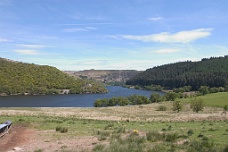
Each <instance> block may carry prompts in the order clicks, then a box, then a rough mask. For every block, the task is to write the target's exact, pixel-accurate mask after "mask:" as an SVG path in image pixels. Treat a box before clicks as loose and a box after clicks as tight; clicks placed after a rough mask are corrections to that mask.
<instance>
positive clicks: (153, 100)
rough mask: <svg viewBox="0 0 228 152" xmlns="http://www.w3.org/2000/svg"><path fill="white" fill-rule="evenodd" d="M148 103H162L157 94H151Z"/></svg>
mask: <svg viewBox="0 0 228 152" xmlns="http://www.w3.org/2000/svg"><path fill="white" fill-rule="evenodd" d="M150 101H151V102H152V103H155V102H161V101H162V97H161V96H160V94H158V93H153V94H151V95H150Z"/></svg>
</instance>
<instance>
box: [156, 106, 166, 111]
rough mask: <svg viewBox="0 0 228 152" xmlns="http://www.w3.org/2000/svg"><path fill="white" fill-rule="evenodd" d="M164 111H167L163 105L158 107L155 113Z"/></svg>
mask: <svg viewBox="0 0 228 152" xmlns="http://www.w3.org/2000/svg"><path fill="white" fill-rule="evenodd" d="M166 110H167V107H166V106H163V105H160V106H159V107H158V109H157V111H166Z"/></svg>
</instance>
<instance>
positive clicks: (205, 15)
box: [0, 0, 228, 71]
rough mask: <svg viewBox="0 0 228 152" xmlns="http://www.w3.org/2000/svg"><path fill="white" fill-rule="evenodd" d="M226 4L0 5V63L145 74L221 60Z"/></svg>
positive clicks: (10, 1) (134, 0)
mask: <svg viewBox="0 0 228 152" xmlns="http://www.w3.org/2000/svg"><path fill="white" fill-rule="evenodd" d="M227 35H228V1H227V0H0V57H3V58H8V59H11V60H16V61H22V62H27V63H35V64H41V65H51V66H55V67H57V68H58V69H60V70H75V71H78V70H85V69H97V70H98V69H132V70H146V69H148V68H152V67H154V66H158V65H162V64H167V63H173V62H178V61H186V60H192V61H198V60H200V59H202V58H205V57H211V56H224V55H227V54H228V36H227Z"/></svg>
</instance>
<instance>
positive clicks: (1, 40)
mask: <svg viewBox="0 0 228 152" xmlns="http://www.w3.org/2000/svg"><path fill="white" fill-rule="evenodd" d="M10 41H11V40H9V39H4V38H0V42H10Z"/></svg>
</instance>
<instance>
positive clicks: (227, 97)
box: [180, 92, 228, 107]
mask: <svg viewBox="0 0 228 152" xmlns="http://www.w3.org/2000/svg"><path fill="white" fill-rule="evenodd" d="M197 98H202V99H203V100H204V102H205V105H206V106H212V107H224V106H225V105H228V92H219V93H212V94H207V95H205V96H199V97H197ZM191 100H192V98H185V99H180V101H182V102H186V103H190V102H191Z"/></svg>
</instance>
